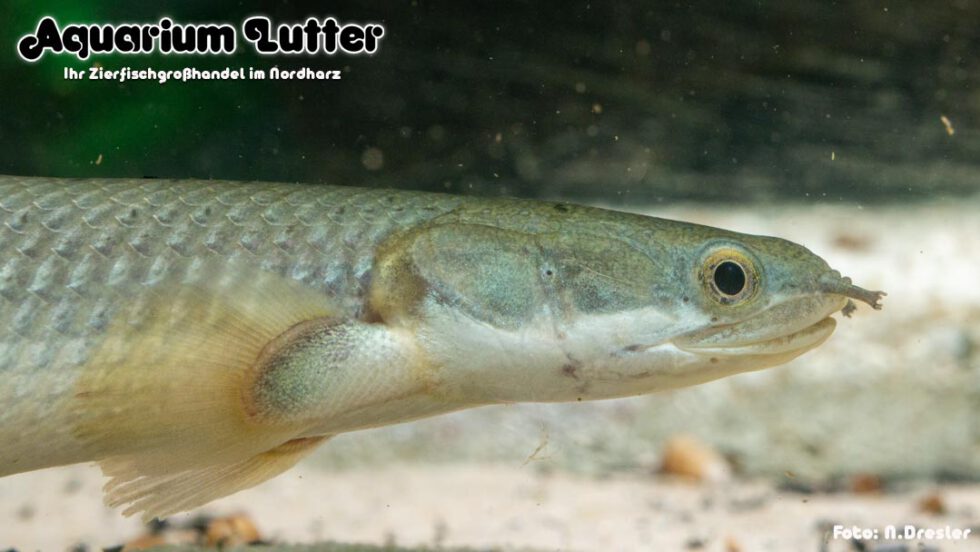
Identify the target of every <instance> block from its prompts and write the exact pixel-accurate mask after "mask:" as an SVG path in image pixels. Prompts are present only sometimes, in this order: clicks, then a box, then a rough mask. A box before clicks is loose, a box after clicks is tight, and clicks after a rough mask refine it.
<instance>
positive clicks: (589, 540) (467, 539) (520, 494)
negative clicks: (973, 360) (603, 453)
mask: <svg viewBox="0 0 980 552" xmlns="http://www.w3.org/2000/svg"><path fill="white" fill-rule="evenodd" d="M100 485H101V476H100V475H99V473H98V470H96V469H93V468H91V467H82V466H76V467H71V468H63V469H58V470H49V471H44V472H37V473H33V474H23V475H19V476H15V477H12V478H8V479H5V480H3V481H0V519H2V520H3V523H2V525H0V544H3V545H16V546H17V547H18V549H20V550H34V549H38V550H64V549H66V548H67V547H69V546H71V545H75V544H79V543H85V544H88V545H89V546H91V547H98V546H110V545H115V544H120V543H122V542H125V541H127V540H128V539H131V538H133V537H135V536H137V535H139V534H140V533H141V528H140V525H139V523H138V522H136V521H135V520H131V519H129V520H127V519H124V518H122V517H121V516H120V515H119V514H118V512H114V511H110V510H108V509H106V508H105V507H103V506H102V505H101V504H100V502H99V486H100ZM935 490H936V488H935V487H933V486H927V487H921V488H913V489H909V490H905V491H902V492H898V493H894V494H891V493H890V494H885V495H855V494H828V495H822V494H813V495H807V494H800V493H792V492H780V491H777V490H775V489H774V487H773V485H772V484H771V483H766V482H738V483H725V484H715V485H704V484H693V483H688V482H685V481H678V480H670V479H665V478H663V477H659V476H657V477H654V476H637V475H634V476H613V477H609V478H604V479H594V478H587V477H577V476H569V475H566V474H560V473H551V474H548V473H545V472H542V471H541V470H540V469H538V468H537V467H536V466H535V465H534V464H529V465H526V466H520V465H517V466H476V465H469V466H447V467H438V466H405V465H394V466H388V467H385V468H381V469H359V470H342V471H331V470H324V469H322V468H317V467H313V466H309V465H305V466H301V467H299V468H298V469H296V470H294V471H291V472H289V473H288V474H286V475H285V476H283V477H281V478H279V479H277V480H275V481H273V482H270V483H267V484H265V485H262V486H260V487H258V488H255V489H252V490H249V491H245V492H242V493H240V494H238V495H236V496H233V497H229V498H226V499H223V500H221V501H219V502H216V503H214V504H213V505H211V506H209V507H208V508H206V509H205V510H204V511H206V512H211V513H216V514H230V513H236V512H247V514H248V515H249V516H250V517H251V518H252V519H253V520H254V521H255V523H256V524H257V525H258V527H259V529H260V530H261V531H262V533H263V535H264V536H265V537H266V538H269V539H272V540H274V541H277V542H296V543H310V542H315V541H322V540H336V541H341V542H361V543H374V544H383V543H397V544H399V545H402V546H414V545H429V546H439V545H445V546H472V547H477V548H488V547H495V548H500V549H505V550H512V549H520V548H533V549H540V550H684V549H694V550H708V551H729V552H732V551H736V550H743V551H749V550H793V551H814V552H816V551H818V550H827V551H844V550H852V548H851V546H852V545H851V543H849V542H848V541H847V540H846V539H834V538H833V534H832V527H833V525H834V524H841V525H844V526H848V527H850V526H852V525H857V526H859V527H861V528H868V529H879V530H882V531H883V530H884V527H885V526H886V525H896V526H900V527H904V525H905V524H915V525H917V526H919V527H923V528H926V527H928V528H944V527H946V526H950V527H952V528H958V529H962V530H965V529H971V530H972V532H973V533H975V534H977V533H980V485H973V486H946V487H944V488H942V489H941V492H940V495H941V497H942V504H943V505H944V507H945V509H946V512H947V513H946V514H944V515H932V514H927V513H924V512H922V511H921V508H920V507H919V502H920V501H921V499H922V498H923V497H924V496H926V495H929V494H931V493H933V492H934V491H935ZM188 517H189V515H188V514H184V515H183V516H176V517H175V518H173V519H174V521H175V522H180V521H181V520H182V519H187V518H188ZM885 542H886V541H884V540H879V541H874V540H869V541H868V544H869V545H872V546H871V547H870V548H869V549H871V550H873V549H874V547H873V546H880V545H883V544H884V543H885ZM923 542H924V543H925V544H929V545H932V546H934V547H936V549H939V550H980V534H978V535H976V537H975V538H967V539H965V540H961V541H956V542H954V541H941V540H932V541H930V540H924V541H923ZM824 544H826V546H825V547H824ZM698 546H700V547H701V548H698ZM733 547H737V548H733Z"/></svg>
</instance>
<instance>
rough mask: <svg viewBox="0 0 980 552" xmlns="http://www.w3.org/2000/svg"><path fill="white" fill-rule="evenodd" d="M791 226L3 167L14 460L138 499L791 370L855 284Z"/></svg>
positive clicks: (175, 507) (24, 467)
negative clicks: (410, 441)
mask: <svg viewBox="0 0 980 552" xmlns="http://www.w3.org/2000/svg"><path fill="white" fill-rule="evenodd" d="M882 295H883V293H881V292H871V291H867V290H864V289H862V288H859V287H857V286H855V285H853V284H852V283H851V280H850V279H848V278H844V277H842V276H841V275H840V273H838V272H837V271H834V270H832V269H831V268H830V267H829V266H828V265H827V263H826V262H824V261H823V260H822V259H821V258H820V257H818V256H816V255H814V254H813V253H811V252H810V251H809V250H807V249H805V248H804V247H802V246H800V245H797V244H794V243H791V242H788V241H786V240H782V239H778V238H772V237H763V236H752V235H745V234H739V233H734V232H729V231H726V230H721V229H717V228H711V227H707V226H701V225H695V224H689V223H684V222H677V221H670V220H664V219H658V218H652V217H646V216H641V215H635V214H628V213H622V212H616V211H610V210H604V209H598V208H591V207H584V206H579V205H572V204H566V203H548V202H538V201H529V200H518V199H486V198H471V197H458V196H452V195H443V194H431V193H421V192H410V191H392V190H378V189H361V188H348V187H334V186H319V185H318V186H310V185H299V184H274V183H233V182H221V181H189V180H188V181H169V180H105V179H93V180H58V179H48V178H21V177H0V405H2V408H0V476H3V475H8V474H12V473H18V472H24V471H29V470H35V469H39V468H45V467H49V466H58V465H64V464H72V463H77V462H86V461H96V462H98V463H99V464H100V466H101V468H102V470H103V472H104V473H105V474H106V475H107V476H108V477H109V478H110V479H109V483H108V484H107V485H106V500H107V503H108V504H110V505H113V506H118V505H128V507H127V509H126V510H125V513H126V514H132V513H139V512H142V513H143V516H144V518H151V517H160V516H165V515H169V514H172V513H175V512H179V511H183V510H187V509H190V508H193V507H196V506H199V505H201V504H204V503H206V502H208V501H211V500H213V499H215V498H219V497H221V496H225V495H227V494H231V493H233V492H236V491H238V490H241V489H244V488H247V487H250V486H253V485H255V484H258V483H260V482H262V481H264V480H266V479H269V478H271V477H273V476H275V475H277V474H279V473H281V472H283V471H284V470H286V469H288V468H289V467H291V466H292V465H294V464H295V463H296V462H297V461H299V459H301V458H302V457H303V456H305V455H306V454H308V453H309V452H311V451H312V450H313V449H314V448H315V447H316V446H317V445H319V444H320V443H322V442H323V441H324V440H326V439H328V438H329V437H330V436H332V435H336V434H338V433H341V432H346V431H352V430H357V429H363V428H369V427H377V426H381V425H385V424H392V423H397V422H402V421H407V420H412V419H417V418H421V417H426V416H432V415H435V414H440V413H445V412H450V411H454V410H459V409H463V408H468V407H472V406H477V405H488V404H499V403H508V402H520V401H539V402H547V401H576V400H589V399H604V398H612V397H624V396H631V395H638V394H643V393H649V392H652V391H657V390H663V389H672V388H678V387H683V386H687V385H693V384H697V383H701V382H705V381H709V380H713V379H716V378H720V377H723V376H727V375H731V374H735V373H738V372H744V371H748V370H757V369H760V368H765V367H769V366H775V365H778V364H782V363H785V362H787V361H789V360H791V359H793V358H795V357H797V356H799V355H800V354H802V353H804V352H806V351H808V350H810V349H812V348H813V347H816V346H817V345H819V344H820V343H822V342H823V341H824V340H825V339H827V337H828V336H830V334H831V333H832V332H833V330H834V327H835V322H834V319H833V318H831V315H832V314H833V313H835V312H837V311H840V310H842V309H844V312H845V314H847V313H849V311H850V310H852V309H853V304H852V303H851V302H850V298H853V299H858V300H860V301H863V302H866V303H868V304H870V305H872V306H873V307H874V308H878V307H879V303H878V301H879V299H880V297H881V296H882Z"/></svg>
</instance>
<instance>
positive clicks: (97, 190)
mask: <svg viewBox="0 0 980 552" xmlns="http://www.w3.org/2000/svg"><path fill="white" fill-rule="evenodd" d="M433 198H435V199H436V200H435V202H433V201H432V199H433ZM428 199H429V201H426V206H427V207H435V208H436V210H422V209H416V208H413V207H415V206H417V201H413V200H412V197H411V195H410V194H406V193H404V192H396V191H385V190H361V189H357V190H353V191H352V189H348V188H338V187H332V186H297V185H289V184H267V183H262V184H242V183H227V182H220V181H196V182H195V181H166V180H115V181H105V180H72V181H64V180H62V181H48V180H45V179H36V178H16V177H0V228H2V229H0V255H2V260H0V263H2V264H0V297H2V302H0V325H3V327H13V328H17V329H21V330H26V329H30V330H31V331H30V333H27V334H22V333H21V332H19V331H18V332H17V337H16V338H12V336H10V335H5V336H4V338H3V340H2V345H0V346H2V347H3V353H0V359H5V358H6V359H10V358H15V357H17V356H18V355H17V354H16V353H14V354H11V353H10V351H11V350H14V351H16V350H18V349H20V348H23V347H25V346H26V345H27V343H26V340H27V339H32V340H33V339H44V340H45V343H46V344H47V347H48V348H50V349H52V350H57V349H58V348H59V347H60V343H59V341H60V339H61V338H62V337H65V338H93V337H96V336H98V334H99V333H100V332H101V331H103V330H104V327H105V324H104V318H105V317H106V316H108V317H111V316H112V311H113V310H114V308H113V307H114V304H113V303H114V302H115V301H116V299H115V298H118V297H120V296H125V295H127V294H132V293H137V294H138V293H139V290H140V289H141V288H142V287H144V286H146V285H147V284H149V285H151V286H152V285H156V284H162V283H167V282H171V281H174V280H177V281H183V282H186V283H190V282H193V281H194V279H195V278H196V277H197V276H196V275H195V273H194V261H195V260H200V259H206V258H214V257H220V258H223V259H226V260H228V261H244V262H245V263H256V264H257V265H258V266H259V267H260V268H262V269H263V270H269V271H272V272H275V273H277V274H281V275H284V276H286V277H288V278H293V279H296V280H298V281H300V282H302V283H303V284H305V285H308V286H311V287H313V288H315V289H318V290H320V291H322V292H324V293H328V294H330V295H331V296H332V297H334V298H335V299H337V300H338V304H340V305H343V306H344V307H346V308H348V309H350V310H351V311H353V312H357V311H358V310H359V302H360V301H361V300H362V298H363V293H364V287H363V283H364V278H365V275H366V274H367V272H369V270H370V266H371V262H372V256H373V247H374V246H375V244H376V243H377V242H378V241H379V240H381V239H383V238H384V237H385V236H386V235H388V234H389V233H391V232H392V231H394V230H396V229H398V228H399V227H403V226H406V225H411V224H415V223H417V222H418V221H420V220H422V219H425V218H431V217H433V216H435V215H438V214H440V213H442V212H445V211H447V210H449V209H451V208H452V207H454V206H455V205H456V204H458V203H459V200H458V199H457V198H452V197H450V196H432V198H428ZM391 201H397V202H398V203H399V205H400V207H401V208H400V209H399V211H397V212H396V213H393V216H387V215H386V214H385V211H384V210H383V209H382V205H383V203H384V202H391ZM234 266H239V265H236V264H235V263H233V262H230V263H229V267H234ZM230 269H232V268H230ZM110 288H111V289H110ZM28 297H33V298H34V299H31V300H30V301H29V302H28V303H26V304H25V303H24V301H26V300H27V299H28ZM19 306H25V308H18V307H19ZM100 307H101V308H100ZM86 313H88V314H89V315H88V316H86ZM37 368H39V367H34V369H37ZM10 369H12V365H11V363H10V362H9V361H8V362H5V363H3V364H0V371H3V370H7V371H9V370H10Z"/></svg>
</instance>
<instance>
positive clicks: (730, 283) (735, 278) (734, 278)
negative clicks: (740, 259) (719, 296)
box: [715, 261, 745, 295]
mask: <svg viewBox="0 0 980 552" xmlns="http://www.w3.org/2000/svg"><path fill="white" fill-rule="evenodd" d="M715 286H717V288H718V291H720V292H722V293H724V294H725V295H737V294H738V293H739V292H740V291H742V290H743V289H745V271H744V270H742V267H741V266H739V265H738V264H737V263H733V262H731V261H725V262H723V263H721V264H719V265H718V266H717V267H716V268H715Z"/></svg>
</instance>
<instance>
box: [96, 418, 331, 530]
mask: <svg viewBox="0 0 980 552" xmlns="http://www.w3.org/2000/svg"><path fill="white" fill-rule="evenodd" d="M327 439H329V437H317V438H306V439H295V440H293V441H289V442H287V443H284V444H282V445H280V446H278V447H276V448H274V449H272V450H269V451H267V452H263V453H261V454H257V455H255V456H253V457H251V458H248V459H245V460H242V461H239V462H234V463H230V464H217V465H213V466H207V467H203V468H198V469H191V470H185V471H181V472H177V473H173V474H168V475H150V476H146V475H144V476H139V475H136V474H134V473H133V472H132V471H130V468H129V466H128V464H125V463H123V464H121V465H118V466H117V465H116V464H115V463H113V462H112V461H109V462H106V463H103V471H104V473H105V474H106V475H109V476H111V477H112V479H111V480H110V481H109V483H107V484H106V486H105V491H106V504H108V505H109V506H113V507H115V506H122V505H124V504H128V505H129V506H128V507H127V508H126V509H125V510H124V511H123V514H125V515H127V516H129V515H133V514H136V513H139V512H142V513H143V515H142V518H143V521H150V520H151V519H153V518H163V517H165V516H169V515H171V514H175V513H178V512H183V511H185V510H190V509H192V508H196V507H198V506H202V505H204V504H207V503H208V502H211V501H212V500H215V499H218V498H221V497H223V496H228V495H230V494H233V493H236V492H238V491H241V490H243V489H247V488H249V487H254V486H255V485H258V484H259V483H262V482H263V481H267V480H269V479H271V478H273V477H275V476H277V475H279V474H280V473H282V472H284V471H286V470H288V469H289V468H291V467H293V466H294V465H295V464H296V463H297V462H299V461H300V460H301V459H303V458H304V457H305V456H306V455H308V454H310V453H311V452H313V450H314V449H316V447H317V446H319V445H320V444H321V443H323V442H324V441H326V440H327ZM116 470H119V471H116Z"/></svg>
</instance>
